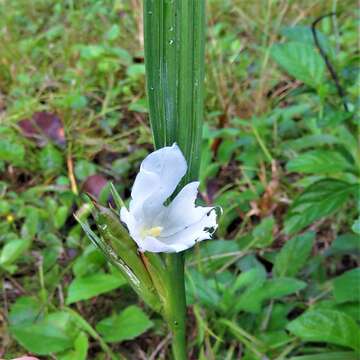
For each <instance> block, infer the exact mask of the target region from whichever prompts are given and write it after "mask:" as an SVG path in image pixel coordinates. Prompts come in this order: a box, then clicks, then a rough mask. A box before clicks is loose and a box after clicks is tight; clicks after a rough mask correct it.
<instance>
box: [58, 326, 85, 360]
mask: <svg viewBox="0 0 360 360" xmlns="http://www.w3.org/2000/svg"><path fill="white" fill-rule="evenodd" d="M88 348H89V340H88V337H87V335H86V334H85V332H83V331H81V332H80V333H79V335H78V337H77V338H76V339H75V341H74V349H73V350H69V351H66V352H65V353H62V354H59V355H58V356H57V358H58V360H75V359H76V360H87V359H88V357H87V352H88Z"/></svg>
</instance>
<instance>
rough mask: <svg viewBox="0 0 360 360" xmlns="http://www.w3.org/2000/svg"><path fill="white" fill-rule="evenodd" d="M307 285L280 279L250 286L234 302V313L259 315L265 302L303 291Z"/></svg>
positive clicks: (297, 281)
mask: <svg viewBox="0 0 360 360" xmlns="http://www.w3.org/2000/svg"><path fill="white" fill-rule="evenodd" d="M306 286H307V284H306V283H305V282H303V281H300V280H297V279H293V278H288V277H281V278H275V279H271V280H268V281H266V282H265V283H264V284H259V285H256V286H251V287H249V288H248V290H246V291H245V292H244V293H243V294H242V295H241V296H240V297H239V298H238V301H237V302H236V304H235V306H234V309H235V311H236V312H238V311H240V310H243V311H247V312H250V313H259V312H260V310H261V306H262V304H263V302H264V301H265V300H270V299H279V298H282V297H284V296H288V295H290V294H293V293H295V292H297V291H300V290H302V289H304V288H305V287H306Z"/></svg>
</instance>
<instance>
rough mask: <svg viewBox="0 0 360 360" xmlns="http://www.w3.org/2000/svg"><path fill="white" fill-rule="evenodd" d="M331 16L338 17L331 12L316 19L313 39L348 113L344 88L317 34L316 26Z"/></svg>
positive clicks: (312, 25)
mask: <svg viewBox="0 0 360 360" xmlns="http://www.w3.org/2000/svg"><path fill="white" fill-rule="evenodd" d="M329 16H336V13H334V12H331V13H328V14H325V15H322V16H320V17H318V18H317V19H315V21H314V22H313V23H312V24H311V32H312V34H313V37H314V42H315V46H316V47H317V49H318V50H319V52H320V55H321V57H322V58H323V59H324V61H325V64H326V67H327V68H328V70H329V72H330V75H331V77H332V79H333V80H334V83H335V86H336V90H337V92H338V94H339V96H340V98H341V100H342V102H343V105H344V109H345V111H347V112H348V111H349V109H348V106H347V103H346V95H345V91H344V89H343V88H342V86H341V85H340V80H339V77H338V75H337V73H336V71H335V69H334V67H333V65H332V64H331V62H330V59H329V57H328V56H327V54H326V52H325V51H324V49H323V48H322V47H321V45H320V41H319V38H318V36H317V32H316V25H317V24H318V23H319V22H320V21H321V20H323V19H325V18H326V17H329Z"/></svg>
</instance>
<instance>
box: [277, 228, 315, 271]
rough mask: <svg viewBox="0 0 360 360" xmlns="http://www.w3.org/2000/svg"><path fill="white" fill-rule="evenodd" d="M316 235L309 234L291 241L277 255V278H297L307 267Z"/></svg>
mask: <svg viewBox="0 0 360 360" xmlns="http://www.w3.org/2000/svg"><path fill="white" fill-rule="evenodd" d="M314 238H315V234H314V233H312V232H308V233H306V234H304V235H299V236H296V237H294V238H293V239H290V240H289V241H287V242H286V244H285V245H284V246H283V247H282V249H281V250H280V252H279V253H278V254H277V256H276V259H275V264H274V270H273V271H274V273H275V275H276V276H295V275H296V274H297V273H298V272H299V271H300V270H301V268H302V267H303V266H304V265H305V263H306V261H307V259H308V258H309V255H310V253H311V249H312V246H313V243H314Z"/></svg>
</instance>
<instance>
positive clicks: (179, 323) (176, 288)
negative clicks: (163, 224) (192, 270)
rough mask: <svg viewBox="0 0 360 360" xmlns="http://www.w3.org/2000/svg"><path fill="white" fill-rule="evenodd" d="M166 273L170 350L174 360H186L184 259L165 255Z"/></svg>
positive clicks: (179, 255) (177, 255)
mask: <svg viewBox="0 0 360 360" xmlns="http://www.w3.org/2000/svg"><path fill="white" fill-rule="evenodd" d="M166 262H167V267H168V269H169V273H168V280H169V283H168V292H169V293H168V303H167V305H168V307H167V309H166V310H165V311H166V317H167V322H168V325H169V328H170V330H171V333H172V350H173V354H174V359H175V360H186V359H187V355H186V336H185V331H186V321H185V319H186V301H185V283H184V257H183V255H182V254H168V255H166Z"/></svg>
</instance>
